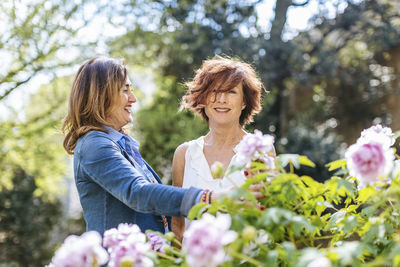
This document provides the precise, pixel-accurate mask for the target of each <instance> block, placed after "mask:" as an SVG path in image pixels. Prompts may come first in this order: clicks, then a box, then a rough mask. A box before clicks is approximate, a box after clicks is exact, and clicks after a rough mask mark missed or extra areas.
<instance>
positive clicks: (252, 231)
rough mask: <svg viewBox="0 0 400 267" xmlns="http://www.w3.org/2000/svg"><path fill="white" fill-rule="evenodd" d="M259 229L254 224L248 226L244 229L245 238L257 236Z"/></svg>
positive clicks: (249, 238)
mask: <svg viewBox="0 0 400 267" xmlns="http://www.w3.org/2000/svg"><path fill="white" fill-rule="evenodd" d="M256 233H257V230H256V228H254V227H253V226H250V225H248V226H246V227H245V228H244V229H243V231H242V237H243V239H244V240H253V239H254V238H255V237H256Z"/></svg>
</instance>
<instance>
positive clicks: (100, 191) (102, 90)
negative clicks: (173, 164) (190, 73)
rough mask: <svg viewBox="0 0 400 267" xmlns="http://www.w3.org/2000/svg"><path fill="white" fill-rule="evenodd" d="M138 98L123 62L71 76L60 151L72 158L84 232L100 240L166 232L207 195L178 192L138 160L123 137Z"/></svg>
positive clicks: (105, 62) (96, 63)
mask: <svg viewBox="0 0 400 267" xmlns="http://www.w3.org/2000/svg"><path fill="white" fill-rule="evenodd" d="M135 102H136V97H135V95H134V94H133V93H132V91H131V82H130V81H129V78H128V75H127V69H126V67H125V65H124V63H123V62H122V61H121V60H118V59H113V58H106V57H96V58H93V59H90V60H89V61H87V62H85V63H84V64H83V65H82V66H81V67H80V68H79V70H78V73H77V74H76V76H75V79H74V82H73V85H72V89H71V94H70V99H69V107H68V114H67V116H66V118H65V121H64V124H63V127H62V130H63V133H64V134H65V139H64V148H65V149H66V151H67V152H68V153H69V154H73V155H74V176H75V183H76V186H77V189H78V193H79V198H80V202H81V205H82V208H83V215H84V218H85V221H86V225H87V230H88V231H89V230H95V231H97V232H99V233H100V234H103V233H104V231H106V230H107V229H110V228H113V227H117V226H118V224H120V223H134V224H137V225H138V226H139V227H140V228H141V230H142V231H143V232H144V231H146V230H148V229H151V230H155V231H160V232H166V231H168V225H170V223H169V217H167V216H186V215H187V214H188V212H189V210H190V208H191V207H192V206H193V205H195V204H197V203H198V202H200V201H203V202H210V201H211V198H213V199H216V198H217V195H216V194H214V195H212V193H211V191H209V190H202V189H197V188H193V187H191V188H177V187H173V186H168V185H163V184H161V181H160V178H159V177H158V176H157V174H156V173H155V172H154V171H153V169H152V168H151V167H150V166H149V165H148V164H147V163H146V162H145V161H144V160H143V159H142V158H141V156H140V154H139V151H138V147H139V144H138V142H137V141H136V140H134V139H133V138H132V137H130V136H128V135H126V134H125V133H124V130H123V127H124V126H125V125H126V124H128V123H129V122H131V121H132V116H131V108H132V105H133V103H135Z"/></svg>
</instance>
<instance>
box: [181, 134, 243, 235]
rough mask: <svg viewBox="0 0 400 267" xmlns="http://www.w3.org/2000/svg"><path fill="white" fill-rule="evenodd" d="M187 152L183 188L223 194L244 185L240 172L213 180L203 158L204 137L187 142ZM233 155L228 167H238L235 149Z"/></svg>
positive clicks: (187, 221) (187, 223) (186, 220)
mask: <svg viewBox="0 0 400 267" xmlns="http://www.w3.org/2000/svg"><path fill="white" fill-rule="evenodd" d="M187 144H188V146H187V150H186V154H185V170H184V174H183V183H182V187H183V188H189V187H191V186H193V187H197V188H202V189H210V190H212V191H213V192H223V191H227V190H229V189H232V190H233V189H234V188H236V187H239V186H241V185H242V184H244V181H245V179H246V177H245V176H244V174H242V172H240V171H235V172H233V173H231V174H229V175H228V177H225V175H224V178H222V179H221V178H220V179H214V178H213V176H212V174H211V170H210V167H209V165H208V162H207V159H206V157H205V156H204V152H203V148H204V136H201V137H199V138H198V139H196V140H192V141H189V142H187ZM233 151H234V152H235V155H234V156H233V157H232V159H231V162H230V163H229V166H228V168H227V170H228V169H229V167H230V166H234V165H240V163H239V161H238V159H237V155H236V147H235V148H234V149H233ZM185 223H186V229H187V228H188V226H189V223H190V221H189V220H188V219H185Z"/></svg>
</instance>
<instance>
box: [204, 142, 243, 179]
mask: <svg viewBox="0 0 400 267" xmlns="http://www.w3.org/2000/svg"><path fill="white" fill-rule="evenodd" d="M204 137H205V136H201V137H200V138H199V139H198V141H199V142H198V144H199V145H200V151H201V155H202V158H203V160H204V162H205V164H206V165H207V169H208V174H209V177H210V178H211V180H216V179H214V177H213V175H212V172H211V166H210V165H209V164H208V161H207V158H206V155H205V154H204ZM239 143H240V142H239ZM238 145H239V144H237V145H236V146H235V147H234V148H233V152H234V153H235V154H234V155H233V156H232V158H231V160H230V161H229V164H228V167H227V168H226V170H225V173H224V176H225V174H226V172H227V171H228V170H229V168H230V167H231V165H232V162H233V160H234V158H235V157H236V154H237V147H238ZM222 179H224V178H222ZM222 179H220V180H222Z"/></svg>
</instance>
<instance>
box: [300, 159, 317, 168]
mask: <svg viewBox="0 0 400 267" xmlns="http://www.w3.org/2000/svg"><path fill="white" fill-rule="evenodd" d="M300 164H301V165H304V166H309V167H313V168H315V163H314V162H312V161H311V160H310V159H309V158H308V157H307V156H300Z"/></svg>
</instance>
